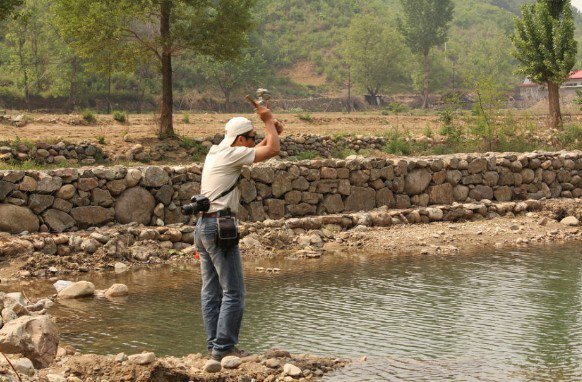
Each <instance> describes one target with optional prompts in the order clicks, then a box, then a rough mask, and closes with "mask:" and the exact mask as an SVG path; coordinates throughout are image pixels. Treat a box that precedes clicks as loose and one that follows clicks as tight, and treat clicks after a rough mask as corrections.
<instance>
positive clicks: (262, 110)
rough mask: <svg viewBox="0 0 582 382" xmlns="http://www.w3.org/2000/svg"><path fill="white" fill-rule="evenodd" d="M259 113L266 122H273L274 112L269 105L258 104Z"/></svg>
mask: <svg viewBox="0 0 582 382" xmlns="http://www.w3.org/2000/svg"><path fill="white" fill-rule="evenodd" d="M257 114H258V115H259V117H260V118H261V121H263V122H265V123H267V122H271V121H272V120H273V113H272V112H271V110H269V108H268V107H266V106H264V105H258V106H257Z"/></svg>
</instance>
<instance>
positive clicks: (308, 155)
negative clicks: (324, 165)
mask: <svg viewBox="0 0 582 382" xmlns="http://www.w3.org/2000/svg"><path fill="white" fill-rule="evenodd" d="M318 157H319V153H318V152H317V151H312V150H308V151H302V152H300V153H299V154H297V155H295V156H293V157H290V158H292V159H295V160H306V159H307V160H311V159H315V158H318Z"/></svg>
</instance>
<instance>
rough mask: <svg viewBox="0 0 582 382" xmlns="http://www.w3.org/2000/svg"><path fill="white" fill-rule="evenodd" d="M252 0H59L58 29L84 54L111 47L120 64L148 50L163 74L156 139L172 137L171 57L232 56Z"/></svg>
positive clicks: (242, 35) (241, 39)
mask: <svg viewBox="0 0 582 382" xmlns="http://www.w3.org/2000/svg"><path fill="white" fill-rule="evenodd" d="M254 3H255V0H216V1H214V0H116V1H113V0H57V5H58V6H57V14H58V15H59V26H60V29H61V31H62V32H63V33H64V34H65V35H67V36H69V37H70V38H71V39H72V40H73V42H72V44H73V46H74V47H75V48H76V49H77V50H78V51H79V52H80V53H81V54H82V55H83V56H84V57H95V56H96V55H98V54H100V53H101V52H102V51H103V49H104V48H108V49H111V51H112V54H113V56H114V57H118V58H119V60H121V61H122V62H126V63H128V60H131V61H133V59H134V58H135V57H136V56H139V55H142V56H143V55H145V54H148V55H149V57H153V58H154V59H155V62H156V63H157V64H158V68H159V71H160V74H161V77H162V101H161V112H160V125H159V131H158V135H159V137H160V138H167V137H171V136H174V129H173V123H172V114H173V88H172V57H174V56H176V55H177V54H180V53H181V52H183V51H185V50H189V51H192V52H194V53H197V54H204V55H208V56H211V57H215V58H217V59H228V58H232V57H235V56H236V55H237V54H238V52H239V49H240V48H241V47H242V46H244V45H245V43H246V32H247V31H248V30H249V29H250V28H251V26H252V20H251V9H252V7H253V5H254Z"/></svg>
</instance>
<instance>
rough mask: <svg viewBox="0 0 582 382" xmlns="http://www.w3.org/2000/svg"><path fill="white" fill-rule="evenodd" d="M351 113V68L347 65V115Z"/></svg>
mask: <svg viewBox="0 0 582 382" xmlns="http://www.w3.org/2000/svg"><path fill="white" fill-rule="evenodd" d="M351 112H352V68H351V66H349V65H348V114H349V113H351Z"/></svg>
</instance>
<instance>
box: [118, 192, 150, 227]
mask: <svg viewBox="0 0 582 382" xmlns="http://www.w3.org/2000/svg"><path fill="white" fill-rule="evenodd" d="M155 207H156V200H155V199H154V196H153V195H152V194H151V193H150V192H149V191H148V190H146V189H145V188H141V187H133V188H130V189H128V190H125V191H124V192H123V194H121V196H120V197H119V198H118V199H117V202H115V220H117V221H118V222H119V223H121V224H127V223H131V222H137V223H141V224H149V223H150V220H151V218H152V214H153V213H154V208H155Z"/></svg>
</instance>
